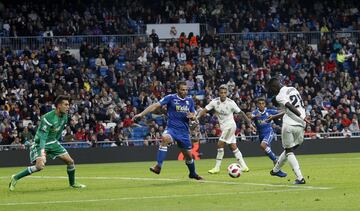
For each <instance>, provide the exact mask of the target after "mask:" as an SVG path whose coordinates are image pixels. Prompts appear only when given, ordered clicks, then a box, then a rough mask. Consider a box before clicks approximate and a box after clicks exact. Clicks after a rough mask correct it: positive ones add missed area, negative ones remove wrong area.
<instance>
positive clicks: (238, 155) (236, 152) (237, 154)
mask: <svg viewBox="0 0 360 211" xmlns="http://www.w3.org/2000/svg"><path fill="white" fill-rule="evenodd" d="M233 153H234V155H235V158H236V159H237V160H238V162H239V164H240V166H241V168H243V169H244V168H247V165H246V163H245V161H244V158H243V156H242V154H241V152H240V150H239V149H238V148H237V149H235V150H234V151H233Z"/></svg>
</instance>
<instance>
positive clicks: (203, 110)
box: [196, 108, 209, 119]
mask: <svg viewBox="0 0 360 211" xmlns="http://www.w3.org/2000/svg"><path fill="white" fill-rule="evenodd" d="M207 112H209V111H208V110H207V109H206V108H204V109H202V110H201V111H200V112H199V114H198V115H197V116H196V119H200V118H201V117H203V116H205V115H206V114H207Z"/></svg>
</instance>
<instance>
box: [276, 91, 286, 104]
mask: <svg viewBox="0 0 360 211" xmlns="http://www.w3.org/2000/svg"><path fill="white" fill-rule="evenodd" d="M276 101H277V102H278V103H279V104H280V105H282V106H285V104H286V103H287V102H289V98H288V96H287V95H286V94H285V93H283V92H280V93H279V94H278V95H277V96H276Z"/></svg>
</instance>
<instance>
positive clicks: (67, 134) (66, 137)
mask: <svg viewBox="0 0 360 211" xmlns="http://www.w3.org/2000/svg"><path fill="white" fill-rule="evenodd" d="M73 140H74V134H73V132H72V130H71V128H70V126H66V129H65V133H64V136H63V142H72V141H73Z"/></svg>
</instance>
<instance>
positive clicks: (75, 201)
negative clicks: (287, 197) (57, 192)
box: [0, 188, 311, 206]
mask: <svg viewBox="0 0 360 211" xmlns="http://www.w3.org/2000/svg"><path fill="white" fill-rule="evenodd" d="M307 190H311V189H301V188H300V189H283V190H268V191H246V192H223V193H196V194H184V195H178V194H174V195H166V196H140V197H120V198H108V199H83V200H66V201H65V200H64V201H30V202H9V203H0V206H17V205H40V204H66V203H88V202H103V201H126V200H146V199H171V198H182V197H203V196H223V195H237V194H259V193H279V192H292V191H293V192H295V191H307Z"/></svg>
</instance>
